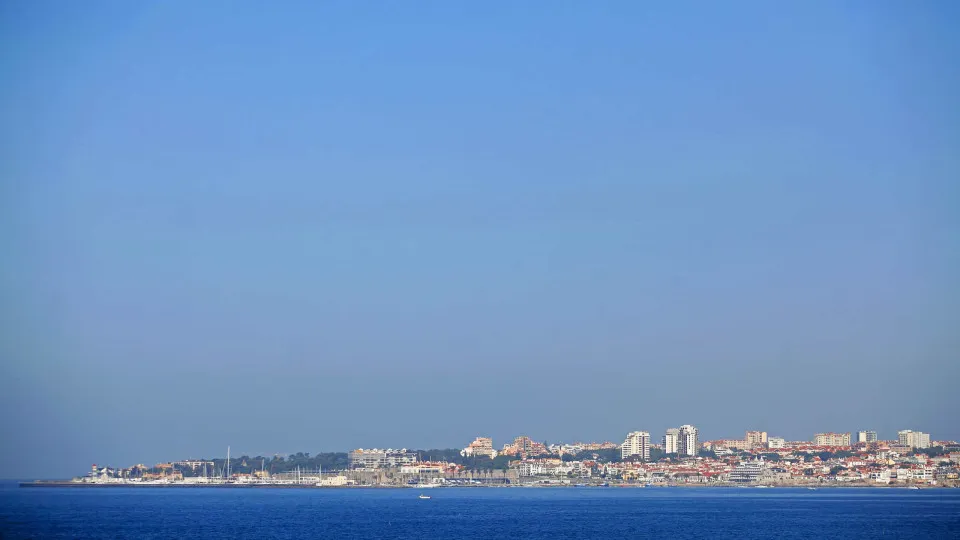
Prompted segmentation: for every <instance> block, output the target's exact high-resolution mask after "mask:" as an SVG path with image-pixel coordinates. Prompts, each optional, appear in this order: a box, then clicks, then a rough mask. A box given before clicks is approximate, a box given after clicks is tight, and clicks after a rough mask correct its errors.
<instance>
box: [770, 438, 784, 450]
mask: <svg viewBox="0 0 960 540" xmlns="http://www.w3.org/2000/svg"><path fill="white" fill-rule="evenodd" d="M786 445H787V441H786V439H784V438H783V437H770V438H768V439H767V448H771V449H778V448H783V447H784V446H786Z"/></svg>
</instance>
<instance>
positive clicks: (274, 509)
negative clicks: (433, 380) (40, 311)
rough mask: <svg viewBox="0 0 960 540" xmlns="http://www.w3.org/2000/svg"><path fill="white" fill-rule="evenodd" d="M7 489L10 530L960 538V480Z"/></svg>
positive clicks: (4, 520)
mask: <svg viewBox="0 0 960 540" xmlns="http://www.w3.org/2000/svg"><path fill="white" fill-rule="evenodd" d="M426 493H427V494H429V495H430V496H431V497H432V498H431V499H430V500H421V499H419V498H418V495H419V494H420V492H418V491H415V490H410V489H328V490H317V489H262V488H258V489H216V488H192V489H171V488H86V489H77V488H73V489H71V488H17V487H16V486H15V485H10V484H7V485H5V486H4V487H3V488H0V537H2V538H4V539H7V538H145V539H149V538H215V539H216V538H338V539H339V538H343V539H349V538H390V539H408V538H417V539H419V538H457V539H464V538H483V539H485V540H490V539H495V538H549V539H567V538H648V537H649V538H653V537H657V538H661V539H662V538H671V539H676V538H705V537H710V538H738V539H745V538H918V539H919V538H922V539H931V538H960V490H945V489H927V490H920V491H908V490H904V489H857V488H834V489H829V488H824V489H819V490H817V491H810V490H806V489H781V488H774V489H752V488H746V489H736V488H645V489H628V488H553V489H550V488H547V489H538V488H530V489H524V488H507V489H504V488H500V489H496V488H473V489H471V488H460V489H457V488H443V489H432V490H427V492H426Z"/></svg>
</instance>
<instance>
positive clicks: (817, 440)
mask: <svg viewBox="0 0 960 540" xmlns="http://www.w3.org/2000/svg"><path fill="white" fill-rule="evenodd" d="M813 442H814V444H816V445H817V446H850V433H817V434H816V435H814V437H813Z"/></svg>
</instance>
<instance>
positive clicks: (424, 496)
mask: <svg viewBox="0 0 960 540" xmlns="http://www.w3.org/2000/svg"><path fill="white" fill-rule="evenodd" d="M420 498H421V499H429V498H430V496H429V495H424V494H423V493H421V494H420Z"/></svg>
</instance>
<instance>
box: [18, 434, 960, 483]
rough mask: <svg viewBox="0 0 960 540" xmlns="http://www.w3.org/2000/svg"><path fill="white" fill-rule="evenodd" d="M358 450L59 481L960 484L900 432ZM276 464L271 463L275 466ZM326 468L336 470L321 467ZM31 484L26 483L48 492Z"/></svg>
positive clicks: (952, 454) (926, 440) (952, 457)
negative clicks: (886, 437) (797, 438)
mask: <svg viewBox="0 0 960 540" xmlns="http://www.w3.org/2000/svg"><path fill="white" fill-rule="evenodd" d="M428 453H433V454H435V455H425V451H413V450H408V449H405V448H401V449H394V448H387V449H379V448H373V449H356V450H353V451H350V452H348V453H330V454H323V455H317V456H313V457H311V456H310V455H309V454H302V453H301V454H296V455H291V456H289V457H288V458H284V457H277V456H275V457H272V458H269V459H268V458H265V457H255V458H252V457H249V456H241V457H239V458H231V457H230V456H229V449H228V456H227V458H226V459H209V460H182V461H171V462H168V463H158V464H156V465H154V466H153V467H147V466H145V465H142V464H140V465H135V466H133V467H129V468H113V467H101V466H97V465H94V466H93V467H92V468H91V470H90V471H89V472H88V473H87V474H85V475H83V476H79V477H76V478H74V479H72V480H71V481H69V482H58V483H55V484H56V485H64V484H69V485H74V486H77V485H82V486H106V485H127V486H129V485H143V486H147V485H154V486H243V487H256V486H293V487H349V486H367V487H418V488H427V487H445V486H527V487H538V486H603V487H609V486H622V487H659V486H754V487H787V486H793V487H807V488H810V489H816V488H818V487H827V486H860V487H864V486H894V487H909V488H926V487H960V476H958V473H960V444H958V443H957V442H956V441H931V438H930V435H929V434H928V433H923V432H920V431H913V430H903V431H900V432H898V433H897V438H896V439H893V440H880V439H879V438H878V437H877V433H876V432H875V431H867V430H865V431H859V432H857V433H832V432H824V433H817V434H815V435H814V436H813V437H812V438H811V440H809V441H786V440H784V439H783V438H781V437H774V436H769V435H768V434H767V432H764V431H747V432H745V434H744V436H743V438H737V439H732V438H731V439H718V440H710V441H700V440H699V431H698V429H697V428H696V427H695V426H693V425H683V426H680V427H677V428H671V429H667V430H666V432H665V433H664V434H663V435H662V436H661V437H660V439H659V441H657V442H654V441H653V440H652V438H651V435H650V433H649V432H646V431H632V432H630V433H628V434H627V435H626V437H625V439H624V441H623V442H622V443H620V444H616V443H613V442H588V443H582V442H577V443H570V444H567V443H555V444H549V443H547V442H538V441H535V440H533V439H531V438H530V437H526V436H519V437H516V438H515V439H514V440H513V441H510V442H508V443H506V444H504V445H502V446H501V447H500V448H496V447H495V445H494V443H493V440H492V439H491V438H489V437H477V438H476V439H475V440H474V441H472V442H470V443H469V444H467V445H466V446H465V447H464V448H463V449H461V450H454V449H448V450H432V451H428ZM268 462H269V467H268ZM323 462H326V463H327V464H328V465H327V466H326V467H324V466H323V465H322V463H323ZM50 484H54V483H50V482H32V483H25V485H31V486H36V485H50Z"/></svg>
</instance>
